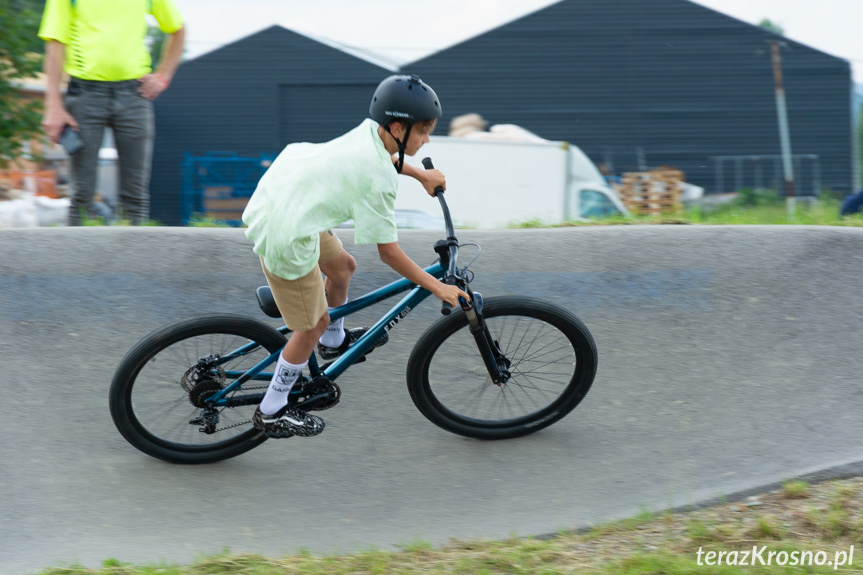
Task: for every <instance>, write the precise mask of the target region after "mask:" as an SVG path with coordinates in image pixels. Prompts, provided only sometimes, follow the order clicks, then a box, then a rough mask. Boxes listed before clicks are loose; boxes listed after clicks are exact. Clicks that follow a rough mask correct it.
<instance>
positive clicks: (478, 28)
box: [175, 0, 863, 83]
mask: <svg viewBox="0 0 863 575" xmlns="http://www.w3.org/2000/svg"><path fill="white" fill-rule="evenodd" d="M557 1H558V0H241V1H240V2H237V0H175V2H176V3H177V5H178V7H179V9H180V11H181V12H182V14H183V17H184V20H185V22H186V27H187V44H186V57H187V58H194V57H196V56H199V55H201V54H204V53H206V52H209V51H212V50H214V49H216V48H219V47H220V46H223V45H225V44H228V43H231V42H233V41H236V40H239V39H240V38H243V37H245V36H248V35H249V34H252V33H254V32H257V31H259V30H262V29H264V28H268V27H269V26H272V25H274V24H278V25H280V26H284V27H285V28H289V29H292V30H296V31H298V32H302V33H304V34H307V35H310V36H313V37H316V38H319V39H324V40H328V41H330V42H331V43H334V44H337V45H341V46H345V47H348V48H353V49H358V50H361V51H363V52H365V53H370V54H371V55H373V56H375V57H376V58H378V59H379V60H380V61H381V62H382V63H390V64H392V65H393V66H395V65H398V64H403V63H407V62H411V61H414V60H417V59H419V58H422V57H424V56H427V55H429V54H432V53H434V52H436V51H438V50H441V49H443V48H446V47H448V46H451V45H453V44H456V43H458V42H461V41H463V40H467V39H468V38H471V37H473V36H476V35H477V34H480V33H482V32H485V31H488V30H491V29H493V28H496V27H498V26H500V25H502V24H505V23H507V22H510V21H512V20H515V19H518V18H520V17H521V16H524V15H525V14H528V13H530V12H533V11H535V10H538V9H540V8H544V7H546V6H549V5H551V4H554V3H556V2H557ZM585 1H587V0H585ZM591 1H594V2H602V0H591ZM642 1H643V2H646V3H647V2H650V1H651V0H642ZM694 1H696V3H698V4H701V5H703V6H706V7H708V8H711V9H713V10H716V11H718V12H722V13H724V14H727V15H729V16H732V17H734V18H737V19H739V20H743V21H744V22H749V23H751V24H757V23H759V22H760V21H761V20H763V19H765V18H767V19H770V20H771V21H772V22H774V23H776V24H779V25H780V26H781V27H782V28H783V29H784V30H785V35H786V36H787V37H789V38H791V39H792V40H796V41H798V42H801V43H803V44H806V45H808V46H811V47H813V48H816V49H818V50H821V51H823V52H826V53H828V54H832V55H834V56H839V57H841V58H845V59H846V60H849V61H850V62H851V65H852V67H853V69H854V77H855V81H856V82H857V83H863V33H861V25H863V0H694ZM395 22H423V24H422V25H419V24H415V25H413V26H410V27H408V28H405V27H404V26H401V25H396V24H395Z"/></svg>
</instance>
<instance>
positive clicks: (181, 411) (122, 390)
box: [109, 315, 286, 463]
mask: <svg viewBox="0 0 863 575" xmlns="http://www.w3.org/2000/svg"><path fill="white" fill-rule="evenodd" d="M249 342H255V343H257V344H259V346H261V348H260V349H258V350H256V351H254V352H253V353H251V354H249V355H248V356H243V357H242V358H238V359H237V362H238V363H237V364H231V365H228V367H229V368H231V369H242V370H244V369H248V368H249V367H251V366H252V365H254V364H255V363H257V362H258V361H260V360H261V359H264V358H265V357H267V356H269V355H270V354H272V353H274V352H275V351H277V350H279V349H281V348H282V347H284V345H285V342H286V338H285V336H283V335H282V334H281V333H279V332H278V331H276V330H275V329H273V328H272V327H270V326H269V325H267V324H265V323H263V322H260V321H257V320H253V319H250V318H246V317H242V316H234V315H211V316H202V317H196V318H191V319H185V320H179V321H176V322H174V323H172V324H169V325H167V326H164V327H162V328H160V329H157V330H156V331H154V332H152V333H151V334H149V335H148V336H146V337H145V338H144V339H142V340H141V341H140V342H139V343H138V344H136V345H135V346H134V347H133V348H132V349H131V350H129V352H128V353H127V354H126V356H125V357H124V358H123V360H122V361H121V362H120V365H119V366H118V367H117V370H116V372H115V374H114V378H113V380H112V382H111V387H110V391H109V407H110V410H111V417H112V419H113V420H114V425H115V426H116V427H117V430H118V431H119V432H120V434H122V436H123V437H124V438H125V439H126V441H128V442H129V443H130V444H132V445H133V446H134V447H136V448H137V449H139V450H140V451H142V452H144V453H146V454H147V455H150V456H152V457H156V458H158V459H162V460H164V461H169V462H171V463H213V462H216V461H222V460H224V459H229V458H231V457H235V456H237V455H240V454H242V453H245V452H246V451H248V450H250V449H252V448H254V447H257V446H258V445H260V444H261V443H263V442H264V441H265V440H266V439H267V438H266V436H265V435H264V434H263V433H261V432H260V431H258V430H256V429H254V428H253V427H252V425H251V422H241V423H240V424H238V425H236V426H234V427H231V428H229V429H226V430H225V431H226V432H228V431H229V432H230V433H227V435H223V436H218V437H217V436H216V434H218V433H222V432H221V431H218V432H216V433H215V434H212V435H208V434H205V433H202V432H200V431H199V428H198V427H196V426H195V425H193V424H192V422H191V421H190V420H189V417H192V418H193V419H194V417H195V414H196V413H201V411H202V410H201V408H200V407H197V406H196V405H193V403H192V401H191V400H190V396H191V395H192V392H190V391H188V390H186V389H184V388H183V387H182V384H183V383H184V381H183V379H184V378H183V376H184V374H185V373H187V371H186V370H187V369H188V368H190V367H192V366H194V365H195V363H196V361H197V358H199V357H204V356H206V355H207V354H208V353H222V354H223V355H224V353H226V352H227V351H230V350H233V349H237V348H239V347H240V346H241V345H244V344H245V343H249ZM187 346H188V347H189V348H190V350H189V349H187ZM192 346H194V349H191V347H192ZM222 347H225V348H228V349H217V348H222ZM240 362H242V365H239V363H240ZM185 382H186V383H188V380H186V381H185ZM205 391H206V390H205ZM254 408H255V405H248V406H245V407H242V408H240V407H237V408H228V409H223V410H222V411H221V412H220V413H219V416H220V418H222V417H224V418H225V419H229V420H232V419H233V418H235V417H238V416H239V414H240V412H242V414H243V417H244V418H246V419H249V420H251V415H252V412H253V411H254ZM168 435H171V436H172V437H167V436H168ZM211 437H212V438H213V441H212V442H209V441H210V438H211ZM205 442H206V443H205Z"/></svg>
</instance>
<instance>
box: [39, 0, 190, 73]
mask: <svg viewBox="0 0 863 575" xmlns="http://www.w3.org/2000/svg"><path fill="white" fill-rule="evenodd" d="M147 14H152V15H153V17H155V18H156V22H158V23H159V29H160V30H162V32H165V33H166V34H173V33H174V32H176V31H177V30H179V29H180V28H182V27H183V18H182V17H181V16H180V12H179V10H177V6H176V5H175V4H174V1H173V0H47V1H46V2H45V12H44V13H43V15H42V24H41V25H40V26H39V37H40V38H42V39H43V40H45V41H48V40H56V41H58V42H60V43H62V44H65V45H66V61H65V63H64V66H63V70H64V71H65V72H66V73H67V74H69V75H70V76H74V77H75V78H80V79H82V80H101V81H107V82H119V81H121V80H134V79H136V78H140V77H141V76H144V75H146V74H149V73H150V71H151V70H152V68H151V66H152V62H151V61H150V52H149V50H148V49H147V45H146V43H145V42H144V39H145V38H146V37H147Z"/></svg>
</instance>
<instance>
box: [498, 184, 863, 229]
mask: <svg viewBox="0 0 863 575" xmlns="http://www.w3.org/2000/svg"><path fill="white" fill-rule="evenodd" d="M840 205H841V202H840V200H838V199H836V198H833V197H832V196H830V195H829V194H824V195H822V197H820V198H818V200H817V201H815V202H814V203H812V204H808V203H805V202H803V201H800V200H798V201H797V202H796V207H795V210H794V212H793V213H792V214H791V217H789V214H788V208H787V206H786V203H785V200H783V199H779V198H777V196H775V194H773V193H772V192H771V193H768V194H765V193H763V192H753V191H749V190H742V191H741V193H740V195H739V196H738V197H737V199H735V200H734V201H732V202H729V203H727V204H722V205H718V206H713V207H710V208H707V207H699V206H693V207H690V208H687V209H685V210H683V211H680V212H669V213H664V214H658V215H631V216H622V215H615V216H609V217H607V218H602V219H596V220H592V221H588V222H564V223H561V224H555V225H551V224H546V223H543V222H542V221H540V220H537V219H532V220H527V221H523V222H517V223H513V224H511V225H510V226H509V227H511V228H548V227H565V226H596V225H636V224H642V225H650V224H653V225H656V224H705V225H805V226H849V227H863V214H855V215H852V216H845V217H843V216H840V215H839V207H840Z"/></svg>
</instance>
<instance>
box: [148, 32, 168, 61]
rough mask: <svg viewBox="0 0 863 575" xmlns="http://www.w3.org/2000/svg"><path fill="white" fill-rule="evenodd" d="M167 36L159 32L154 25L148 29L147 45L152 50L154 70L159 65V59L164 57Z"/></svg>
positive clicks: (151, 56) (151, 57)
mask: <svg viewBox="0 0 863 575" xmlns="http://www.w3.org/2000/svg"><path fill="white" fill-rule="evenodd" d="M166 37H167V36H166V34H165V33H164V32H162V31H161V30H159V27H158V26H153V25H152V24H151V25H149V26H148V27H147V45H148V46H149V48H150V59H151V60H152V62H153V70H154V71H155V70H156V66H158V65H159V58H161V57H162V46H164V44H165V38H166Z"/></svg>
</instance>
